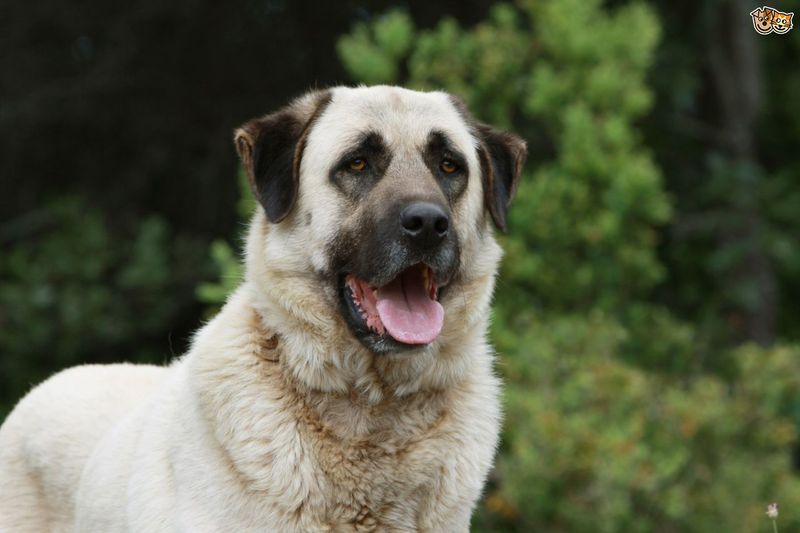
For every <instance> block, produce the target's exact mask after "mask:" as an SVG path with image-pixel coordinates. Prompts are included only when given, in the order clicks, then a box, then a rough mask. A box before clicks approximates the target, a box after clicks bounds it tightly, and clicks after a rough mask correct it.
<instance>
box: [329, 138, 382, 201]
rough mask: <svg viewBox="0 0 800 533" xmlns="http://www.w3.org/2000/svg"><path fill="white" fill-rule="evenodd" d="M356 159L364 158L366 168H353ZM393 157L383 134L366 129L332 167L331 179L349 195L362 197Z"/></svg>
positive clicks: (379, 177) (378, 178)
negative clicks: (352, 164)
mask: <svg viewBox="0 0 800 533" xmlns="http://www.w3.org/2000/svg"><path fill="white" fill-rule="evenodd" d="M356 160H361V161H364V163H365V166H364V168H363V170H353V168H352V166H351V163H353V161H356ZM391 160H392V156H391V153H390V152H389V148H388V147H387V145H386V141H385V140H384V138H383V137H382V136H381V134H380V133H377V132H374V131H370V132H365V133H364V134H362V135H361V136H360V137H359V138H358V140H357V141H356V142H355V143H353V145H352V146H351V147H349V148H348V149H346V150H345V151H344V152H343V153H342V155H341V156H339V158H338V159H337V161H336V163H335V164H334V165H333V167H332V168H331V171H330V180H331V182H332V183H333V184H334V185H335V186H336V187H337V188H339V190H341V191H342V192H343V193H344V194H346V195H347V196H349V197H351V198H358V197H359V196H361V195H362V194H365V193H366V192H368V191H369V190H370V189H372V187H374V186H375V184H376V183H378V181H380V179H381V178H382V177H383V175H384V174H385V173H386V169H387V168H389V163H390V162H391Z"/></svg>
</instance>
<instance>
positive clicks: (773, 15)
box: [750, 6, 794, 35]
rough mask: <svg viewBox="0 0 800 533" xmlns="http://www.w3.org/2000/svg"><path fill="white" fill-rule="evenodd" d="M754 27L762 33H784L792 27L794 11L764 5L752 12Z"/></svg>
mask: <svg viewBox="0 0 800 533" xmlns="http://www.w3.org/2000/svg"><path fill="white" fill-rule="evenodd" d="M750 16H751V17H752V18H753V28H755V30H756V31H757V32H758V33H760V34H761V35H767V34H768V33H772V32H775V33H778V34H783V33H786V32H788V31H789V30H791V29H792V18H793V17H794V13H784V12H783V11H778V10H777V9H775V8H772V7H768V6H763V7H760V8H756V9H754V10H752V11H751V12H750Z"/></svg>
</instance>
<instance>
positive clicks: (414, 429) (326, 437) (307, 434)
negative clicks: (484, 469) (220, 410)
mask: <svg viewBox="0 0 800 533" xmlns="http://www.w3.org/2000/svg"><path fill="white" fill-rule="evenodd" d="M362 414H364V413H362ZM403 414H406V413H403ZM414 414H415V416H412V417H408V416H391V417H389V418H390V419H391V420H392V421H393V422H394V427H390V426H389V425H387V427H385V428H384V429H382V430H381V431H377V432H373V433H371V434H368V435H363V436H360V437H357V438H342V437H341V435H337V434H336V432H335V431H332V430H331V429H330V425H326V426H322V425H320V424H319V423H318V422H317V421H316V420H313V421H312V420H308V419H306V420H305V421H304V422H305V423H304V424H302V425H301V426H300V427H299V430H300V431H299V437H300V438H301V439H302V440H303V441H304V445H305V446H307V447H308V449H309V451H310V452H311V453H309V454H308V455H307V456H306V461H308V463H309V464H308V467H309V470H310V471H311V472H314V481H315V484H316V485H318V486H319V488H320V489H321V490H320V494H322V495H324V501H323V502H321V503H322V505H321V506H319V507H317V508H309V509H307V510H304V512H305V511H307V512H308V515H309V516H307V518H309V519H311V521H312V522H314V521H317V520H319V521H320V522H321V523H323V524H325V525H326V526H328V527H332V528H333V530H335V531H338V530H341V531H373V530H384V529H390V530H402V529H411V530H413V529H415V527H416V524H417V518H418V514H419V511H420V508H421V507H422V505H423V502H424V499H425V498H427V497H428V496H429V494H430V491H431V490H432V488H433V486H434V485H435V484H436V481H437V478H438V477H439V476H440V475H441V470H442V468H441V465H442V464H443V462H444V459H445V457H446V455H447V454H448V453H452V450H450V451H448V449H447V448H448V447H447V445H446V443H445V439H444V438H443V433H442V432H441V426H442V425H443V423H444V421H445V418H446V417H445V416H444V415H443V411H442V409H441V406H439V405H438V402H437V404H434V405H431V404H429V405H426V406H425V408H424V409H419V410H417V411H416V412H414ZM351 416H352V412H351ZM364 416H369V414H364ZM333 422H334V423H335V419H334V420H333ZM342 422H343V421H342Z"/></svg>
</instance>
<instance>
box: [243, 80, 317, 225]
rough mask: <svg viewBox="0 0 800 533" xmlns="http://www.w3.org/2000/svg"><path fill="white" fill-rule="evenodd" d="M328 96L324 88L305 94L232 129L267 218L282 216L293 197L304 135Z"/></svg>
mask: <svg viewBox="0 0 800 533" xmlns="http://www.w3.org/2000/svg"><path fill="white" fill-rule="evenodd" d="M330 99H331V95H330V93H329V92H328V91H318V92H312V93H309V94H306V95H305V96H302V97H300V98H298V99H297V100H295V101H294V102H292V103H291V104H290V105H288V106H287V107H285V108H283V109H281V110H280V111H276V112H275V113H272V114H270V115H266V116H264V117H261V118H256V119H253V120H251V121H249V122H247V123H245V124H243V125H242V126H241V127H240V128H238V129H237V130H236V132H235V133H234V143H235V144H236V151H237V152H238V153H239V157H240V158H241V160H242V164H243V165H244V169H245V172H247V178H248V180H249V181H250V187H251V188H252V189H253V193H254V194H255V195H256V198H257V199H258V201H259V203H261V205H262V206H263V207H264V211H265V212H266V214H267V219H269V221H270V222H276V223H277V222H280V221H281V220H283V219H284V218H286V215H288V214H289V212H290V211H291V209H292V206H293V205H294V202H295V200H296V199H297V189H298V185H299V179H300V161H301V160H302V157H303V149H304V148H305V142H306V136H307V135H308V132H309V131H310V129H311V126H312V125H313V123H314V121H315V120H316V119H317V117H319V115H321V114H322V112H323V111H324V109H325V107H326V106H327V104H328V103H329V102H330Z"/></svg>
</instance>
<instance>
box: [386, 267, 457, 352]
mask: <svg viewBox="0 0 800 533" xmlns="http://www.w3.org/2000/svg"><path fill="white" fill-rule="evenodd" d="M377 308H378V315H380V317H381V322H383V325H384V326H385V327H386V329H387V330H388V331H389V334H390V335H391V336H392V337H394V338H395V339H396V340H398V341H400V342H404V343H406V344H428V343H429V342H433V341H434V340H435V339H436V337H438V336H439V333H441V331H442V324H443V323H444V309H443V308H442V305H441V304H440V303H439V302H437V301H436V300H432V299H431V298H430V296H429V295H428V289H427V287H426V286H425V283H424V282H423V280H422V275H421V272H420V271H419V270H417V269H414V270H412V271H410V272H405V273H403V274H401V275H399V276H397V278H395V279H394V281H392V282H390V283H389V284H388V285H385V286H383V287H381V288H380V289H378V304H377Z"/></svg>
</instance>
